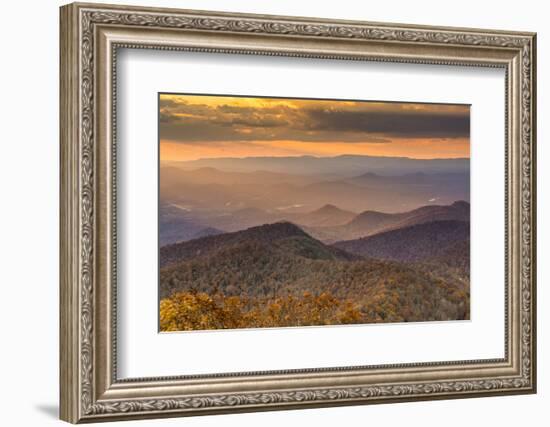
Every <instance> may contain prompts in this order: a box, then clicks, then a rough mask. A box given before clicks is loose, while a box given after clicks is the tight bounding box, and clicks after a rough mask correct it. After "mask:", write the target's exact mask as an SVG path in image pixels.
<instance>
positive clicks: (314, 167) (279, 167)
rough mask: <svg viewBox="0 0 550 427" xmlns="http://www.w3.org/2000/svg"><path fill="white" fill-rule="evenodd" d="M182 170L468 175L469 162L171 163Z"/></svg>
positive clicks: (299, 159)
mask: <svg viewBox="0 0 550 427" xmlns="http://www.w3.org/2000/svg"><path fill="white" fill-rule="evenodd" d="M170 164H171V165H177V167H180V168H183V169H198V168H203V167H212V168H216V169H222V170H225V171H229V172H253V171H256V170H263V171H268V172H277V173H289V174H303V175H317V174H324V173H326V171H330V173H332V174H337V175H342V176H351V175H357V174H361V173H364V172H365V171H369V172H374V173H378V174H382V175H401V174H407V173H416V172H424V173H428V174H430V173H442V172H443V173H466V172H468V171H469V168H470V159H467V158H458V159H412V158H408V157H381V156H361V155H341V156H333V157H315V156H292V157H246V158H238V157H225V158H205V159H199V160H191V161H183V162H170Z"/></svg>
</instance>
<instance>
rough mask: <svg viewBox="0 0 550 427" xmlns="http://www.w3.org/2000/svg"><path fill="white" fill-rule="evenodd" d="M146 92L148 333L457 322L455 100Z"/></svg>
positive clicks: (465, 278)
mask: <svg viewBox="0 0 550 427" xmlns="http://www.w3.org/2000/svg"><path fill="white" fill-rule="evenodd" d="M158 102H159V111H158V112H159V207H158V215H159V242H158V243H159V267H160V273H159V325H160V331H161V332H172V331H196V330H215V329H240V328H280V327H305V326H323V325H351V324H371V323H396V322H399V323H402V322H425V321H457V320H469V318H470V106H469V105H462V104H461V105H458V104H434V103H405V102H381V101H361V100H338V99H296V98H277V97H253V96H235V95H231V96H228V95H202V94H201V95H197V94H175V93H161V94H159V99H158Z"/></svg>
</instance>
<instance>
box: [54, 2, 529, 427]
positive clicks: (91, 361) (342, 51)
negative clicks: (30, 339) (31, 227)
mask: <svg viewBox="0 0 550 427" xmlns="http://www.w3.org/2000/svg"><path fill="white" fill-rule="evenodd" d="M312 13H314V11H313V12H312ZM60 51H61V84H60V88H61V98H60V99H61V112H60V123H61V125H60V134H61V170H62V172H61V239H60V241H61V284H60V286H61V288H60V293H61V304H60V306H61V313H60V316H61V321H60V323H61V334H60V337H61V349H60V350H61V351H60V364H61V365H60V372H61V378H60V382H61V418H62V419H63V420H65V421H69V422H72V423H78V422H93V421H111V420H123V419H130V418H154V417H169V416H186V415H201V414H216V413H227V412H244V411H260V410H261V411H264V410H276V409H298V408H307V407H321V406H333V405H356V404H369V403H386V402H402V401H411V400H430V399H443V398H463V397H480V396H488V395H497V394H521V393H534V392H535V391H536V331H535V326H536V318H535V314H536V311H535V309H536V299H535V296H536V287H535V277H536V271H535V268H536V258H535V236H536V222H535V212H536V205H535V202H536V198H535V197H536V183H535V175H536V174H535V82H536V76H535V69H536V67H535V59H536V46H535V34H533V33H519V32H508V31H494V30H479V29H462V28H437V27H423V26H412V25H402V24H381V23H369V22H353V21H331V20H321V19H313V18H295V17H280V16H262V15H243V14H229V13H217V12H198V11H188V10H174V9H157V8H141V7H126V6H110V5H94V4H71V5H67V6H63V7H62V8H61V49H60Z"/></svg>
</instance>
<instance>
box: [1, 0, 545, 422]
mask: <svg viewBox="0 0 550 427" xmlns="http://www.w3.org/2000/svg"><path fill="white" fill-rule="evenodd" d="M110 1H111V2H113V3H122V4H124V3H125V2H119V1H116V0H110ZM129 1H130V0H129ZM132 3H133V4H141V5H147V6H153V5H154V6H166V7H180V8H190V9H207V10H225V11H235V12H251V13H268V14H280V15H297V16H300V15H301V16H316V17H325V18H341V19H359V20H370V21H387V22H404V23H416V24H433V25H450V26H463V27H481V28H483V27H486V28H496V29H509V30H528V31H537V32H538V52H539V58H538V75H539V81H538V99H539V102H538V117H539V118H544V117H548V116H549V115H550V100H549V99H548V96H549V95H550V92H549V90H548V80H547V79H546V78H545V76H548V75H550V56H548V54H547V52H549V51H550V28H549V27H548V23H547V20H546V19H545V18H546V17H547V16H548V12H547V11H545V10H544V8H545V4H544V2H540V1H536V0H523V1H521V2H518V1H514V2H512V1H504V0H500V1H495V0H493V1H487V2H480V1H471V0H463V1H461V2H453V3H450V2H441V1H423V0H416V1H406V0H402V1H397V0H394V1H386V2H359V1H357V0H338V1H319V0H317V1H307V0H277V1H270V2H267V1H264V2H260V1H257V0H256V1H253V0H250V1H247V0H231V1H227V0H225V1H224V0H181V1H176V0H171V1H170V0H161V1H155V2H153V1H152V0H145V1H142V0H133V1H132ZM61 4H62V3H61V2H59V1H57V0H42V1H36V0H35V1H29V0H28V1H22V2H15V1H14V2H9V3H6V4H4V5H3V8H2V12H3V13H2V15H3V19H2V24H1V25H0V31H1V33H2V38H1V40H2V66H1V67H0V73H1V78H0V102H1V104H0V105H1V115H0V117H1V121H0V123H1V124H0V134H1V138H0V192H1V194H0V200H1V201H2V207H1V209H0V260H1V263H0V325H1V342H2V351H0V401H1V402H2V412H1V413H0V420H2V424H3V425H9V426H18V425H25V426H47V425H60V424H61V422H60V421H58V420H57V402H58V368H57V364H58V197H59V194H58V176H59V160H58V157H59V156H58V61H59V60H58V6H60V5H61ZM549 132H550V126H547V122H545V121H544V120H542V119H539V129H538V139H539V145H538V157H539V161H538V164H539V174H538V188H539V201H538V215H539V225H538V239H539V241H538V248H539V271H538V278H539V279H538V282H539V285H538V301H539V321H538V331H539V337H538V351H539V393H538V395H529V396H510V397H492V398H480V399H465V400H449V401H438V402H420V403H401V404H394V405H374V406H361V407H346V408H326V409H314V410H313V409H312V410H301V411H283V412H265V413H252V414H239V415H224V416H208V417H199V418H187V419H168V420H162V421H136V422H128V423H125V424H124V425H125V426H133V425H136V426H138V425H141V426H148V425H165V426H169V425H182V424H184V423H185V425H187V426H222V425H227V426H234V425H238V426H258V425H263V426H280V425H309V424H311V425H320V426H333V425H343V424H349V425H353V424H371V425H380V424H383V425H389V426H398V425H400V424H402V423H407V425H412V426H436V425H440V424H443V423H444V424H445V425H446V426H449V427H451V426H461V427H462V426H475V425H484V424H488V425H498V426H502V427H504V426H512V425H520V424H522V425H533V426H539V425H545V423H546V422H547V421H545V418H547V417H548V405H550V392H549V390H548V389H549V387H550V376H549V375H548V369H547V366H548V363H550V362H548V361H549V360H550V357H549V355H550V339H549V337H548V336H545V335H546V334H547V328H546V326H548V324H549V323H550V314H549V313H550V310H548V307H547V305H550V292H549V291H548V289H547V288H546V287H545V285H546V283H547V282H548V280H549V276H550V267H548V264H547V263H545V259H546V258H547V257H549V256H550V241H549V240H545V239H544V236H550V234H549V233H550V225H549V222H548V220H546V221H545V217H546V218H548V217H550V193H549V192H548V190H547V187H548V184H549V181H550V173H549V172H548V168H547V167H545V164H548V163H549V162H550V149H549V148H548V146H547V145H546V144H545V141H546V140H547V139H548V137H549Z"/></svg>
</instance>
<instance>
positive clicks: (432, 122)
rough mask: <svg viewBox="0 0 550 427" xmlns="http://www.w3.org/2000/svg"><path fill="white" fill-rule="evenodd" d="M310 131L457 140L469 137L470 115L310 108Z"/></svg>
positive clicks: (419, 111) (460, 113)
mask: <svg viewBox="0 0 550 427" xmlns="http://www.w3.org/2000/svg"><path fill="white" fill-rule="evenodd" d="M307 114H308V115H309V117H310V118H311V120H310V121H309V123H310V126H311V128H312V129H316V130H325V131H341V132H366V133H372V134H377V135H385V136H388V137H410V138H419V137H423V138H460V137H468V136H469V135H470V116H469V114H465V113H463V112H455V113H447V112H444V113H441V112H438V111H437V110H435V109H434V110H433V111H422V110H409V111H406V110H402V111H349V110H337V109H311V110H308V111H307Z"/></svg>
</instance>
